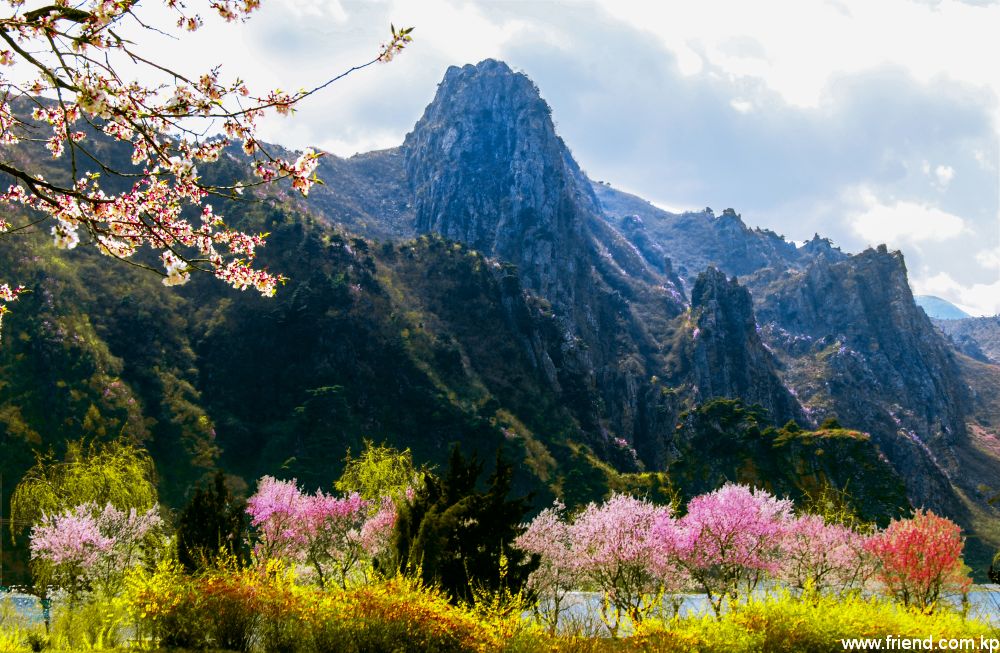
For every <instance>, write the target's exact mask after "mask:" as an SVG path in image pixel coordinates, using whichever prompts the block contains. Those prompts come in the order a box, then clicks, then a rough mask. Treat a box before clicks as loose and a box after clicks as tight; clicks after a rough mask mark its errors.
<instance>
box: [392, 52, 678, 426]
mask: <svg viewBox="0 0 1000 653" xmlns="http://www.w3.org/2000/svg"><path fill="white" fill-rule="evenodd" d="M550 114H551V112H550V110H549V107H548V105H547V104H546V103H545V101H544V100H542V99H541V97H540V96H539V94H538V89H537V88H536V87H535V85H534V84H533V83H532V82H531V81H530V80H529V79H528V78H527V77H525V76H524V75H522V74H519V73H514V72H512V71H511V70H510V68H508V67H507V65H506V64H503V63H500V62H497V61H493V60H487V61H484V62H482V63H480V64H478V65H476V66H471V65H470V66H465V67H463V68H450V69H449V70H448V72H447V73H446V74H445V77H444V80H443V81H442V83H441V85H440V87H439V88H438V92H437V94H436V96H435V98H434V101H433V102H432V103H431V104H430V105H429V106H428V107H427V109H426V111H425V112H424V115H423V117H422V118H421V119H420V120H419V121H418V122H417V124H416V126H415V127H414V129H413V131H412V132H411V133H410V134H408V135H407V137H406V141H405V143H404V145H403V150H404V152H405V157H406V172H407V176H408V179H409V183H410V187H411V189H412V193H413V203H414V211H415V218H414V225H415V228H416V230H417V231H418V232H421V233H437V234H440V235H442V236H444V237H446V238H450V239H453V240H457V241H461V242H463V243H466V244H468V245H469V246H471V247H474V248H476V249H477V250H480V251H482V252H484V253H486V254H487V255H489V256H491V257H495V258H497V259H500V260H503V261H505V262H509V263H512V264H514V265H515V266H516V269H517V274H518V276H519V278H520V281H521V283H522V284H523V285H524V287H525V288H527V289H528V290H530V291H531V292H532V293H533V294H535V295H537V296H539V297H542V298H544V299H545V300H546V301H547V302H549V303H550V304H551V306H552V310H553V314H554V315H555V317H556V318H557V319H558V320H559V321H560V323H561V324H562V325H563V328H564V349H565V352H566V356H565V360H566V361H567V364H572V366H573V367H574V369H576V368H583V371H581V370H577V371H576V372H574V374H575V376H576V378H581V377H584V378H592V379H593V380H594V388H595V389H596V390H597V392H598V393H599V397H598V399H599V403H600V404H601V406H602V408H601V409H600V410H599V411H597V413H598V414H597V418H596V423H595V424H594V426H596V427H597V428H598V430H599V432H601V433H603V434H604V436H603V438H604V439H605V440H607V439H611V438H612V437H621V438H624V439H626V440H628V441H630V442H634V441H636V440H642V439H644V438H645V437H646V434H645V433H644V432H645V430H646V428H647V427H648V424H649V423H650V421H649V420H646V419H644V418H643V417H642V414H643V412H644V410H645V409H644V406H645V405H646V403H647V400H646V399H645V395H646V393H647V390H648V389H647V386H648V379H649V378H650V377H651V376H653V375H655V374H657V373H658V371H659V370H660V369H661V368H662V366H663V365H662V356H661V353H660V352H661V349H662V347H661V342H662V340H663V339H664V338H665V337H666V336H667V334H668V332H669V322H670V320H671V319H673V318H674V317H676V316H677V315H679V314H680V313H681V312H682V311H683V310H684V303H683V295H682V294H681V290H680V284H679V281H678V280H677V279H676V277H675V276H674V275H673V274H672V272H671V270H670V264H669V261H666V260H664V259H662V257H661V258H660V260H654V261H653V262H652V263H651V262H650V261H649V260H647V259H646V257H644V256H643V254H642V253H641V252H640V251H639V250H637V248H636V247H635V246H634V245H632V243H630V242H629V241H628V239H627V238H625V237H624V236H623V235H622V234H621V233H620V232H619V231H618V230H616V229H615V228H614V227H613V226H612V225H610V224H608V223H607V222H606V221H605V220H603V218H602V215H601V212H600V208H599V205H598V203H597V200H596V198H595V196H594V194H593V191H592V189H591V186H590V182H589V180H587V179H586V177H585V176H584V175H583V173H582V172H581V170H580V168H579V166H578V165H577V164H576V162H575V161H574V160H573V157H572V156H571V154H570V153H569V150H568V148H567V147H566V145H565V144H564V143H563V141H562V139H560V138H559V137H558V136H557V135H556V133H555V127H554V126H553V124H552V120H551V115H550ZM563 390H564V391H565V392H567V393H577V394H578V393H579V389H577V388H570V387H568V386H563ZM575 398H576V399H579V396H575Z"/></svg>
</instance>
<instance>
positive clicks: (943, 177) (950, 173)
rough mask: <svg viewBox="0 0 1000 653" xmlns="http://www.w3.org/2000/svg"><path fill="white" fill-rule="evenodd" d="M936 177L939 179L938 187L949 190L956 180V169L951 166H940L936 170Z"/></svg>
mask: <svg viewBox="0 0 1000 653" xmlns="http://www.w3.org/2000/svg"><path fill="white" fill-rule="evenodd" d="M934 176H935V177H937V180H938V185H939V186H941V188H947V187H948V184H950V183H951V180H952V179H954V178H955V169H954V168H952V167H951V166H945V165H939V166H938V167H936V168H934Z"/></svg>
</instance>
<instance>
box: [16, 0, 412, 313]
mask: <svg viewBox="0 0 1000 653" xmlns="http://www.w3.org/2000/svg"><path fill="white" fill-rule="evenodd" d="M35 4H36V5H38V6H37V7H34V6H32V5H27V6H26V5H25V2H24V0H0V7H2V8H0V71H3V70H4V69H6V70H8V71H9V72H0V89H2V93H0V146H2V147H3V150H4V155H3V156H2V157H0V172H3V173H5V174H6V175H7V176H8V177H9V178H10V179H12V180H13V182H14V183H13V184H12V185H10V186H9V188H7V189H2V190H0V205H5V207H6V208H5V210H4V211H2V214H0V234H3V233H7V234H10V233H15V232H18V231H28V230H34V229H37V228H38V227H40V226H43V225H47V226H48V227H49V231H50V233H51V235H52V237H53V240H54V242H55V244H56V245H57V246H59V247H62V248H65V249H72V248H73V247H75V246H76V245H77V244H78V243H79V242H80V241H81V237H83V238H85V239H86V240H87V242H89V243H90V244H92V245H93V246H94V247H96V248H97V249H98V250H99V251H100V252H101V253H102V254H104V255H107V256H109V257H112V258H116V259H128V260H132V257H133V255H134V254H136V253H137V252H139V251H140V250H143V249H147V250H151V251H152V252H153V253H154V254H155V255H156V257H157V258H158V259H159V262H160V264H161V265H162V269H159V270H157V269H156V268H153V267H150V268H149V269H151V270H155V271H157V272H158V273H159V274H161V275H162V276H163V277H164V279H163V282H164V283H165V284H167V285H177V284H182V283H185V282H186V281H187V280H188V279H189V278H190V273H191V272H193V271H196V270H204V271H207V272H210V273H211V274H214V275H215V276H216V277H218V278H219V279H221V280H222V281H224V282H225V283H227V284H229V285H231V286H233V287H235V288H239V289H246V288H254V289H256V290H257V291H258V292H260V293H261V294H263V295H265V296H270V295H273V294H274V292H275V289H276V287H277V285H278V284H279V283H281V282H282V280H283V279H282V277H281V276H279V275H276V274H273V273H271V272H268V271H267V270H264V269H260V268H259V267H257V266H255V264H254V260H255V257H256V252H257V249H258V248H259V247H261V246H262V245H263V244H264V235H263V234H251V233H244V232H242V231H240V230H238V229H235V228H233V227H230V226H229V225H227V223H226V221H225V219H224V218H223V217H222V216H220V215H218V214H216V213H215V212H214V211H213V209H212V206H211V205H209V204H205V203H204V201H205V200H206V198H208V197H209V196H211V195H217V196H222V197H235V196H238V195H240V194H242V193H243V191H244V188H247V187H250V186H254V185H256V184H261V183H267V182H272V181H275V180H280V179H286V180H289V181H290V182H291V185H292V187H293V188H295V189H297V190H299V191H300V192H301V193H302V194H306V193H308V191H309V189H310V187H311V186H312V185H313V183H315V181H316V180H315V177H314V174H313V173H314V170H315V168H316V165H317V162H318V158H319V156H320V154H319V153H317V152H314V151H313V150H306V151H304V152H302V153H301V154H300V155H299V156H298V157H293V158H284V157H283V156H280V155H278V154H277V153H275V152H272V151H270V150H269V149H268V148H267V147H266V146H265V145H264V144H263V143H261V142H260V141H259V140H258V138H257V136H256V131H257V126H258V123H259V121H260V120H261V119H262V118H263V117H264V116H265V115H266V114H268V113H277V114H281V115H286V114H289V113H290V112H292V111H293V110H294V108H295V106H296V105H297V104H298V103H299V102H300V101H302V100H303V99H304V98H306V97H308V96H309V95H311V94H313V93H315V92H317V91H319V90H320V89H323V88H325V87H326V86H328V85H329V84H331V83H333V82H334V81H336V80H337V79H340V78H341V77H343V76H344V75H346V74H348V73H351V72H354V71H356V70H359V69H361V68H365V67H368V66H370V65H373V64H375V63H376V62H384V61H389V60H391V59H392V58H393V57H394V56H395V55H396V54H397V53H398V52H399V51H400V50H402V49H403V48H404V47H405V46H406V44H407V43H408V42H409V41H410V38H411V37H410V29H401V30H397V29H396V28H392V32H391V38H390V39H389V40H388V41H387V42H386V43H385V44H383V45H382V47H381V49H380V50H379V52H378V53H377V55H375V56H374V58H373V59H372V60H371V61H369V62H367V63H364V64H362V65H359V66H355V67H354V68H351V69H350V70H348V71H346V72H344V73H342V74H340V75H338V76H336V77H334V78H332V79H330V80H328V81H325V82H323V83H321V84H319V85H318V86H316V87H314V88H312V89H308V90H301V91H298V92H295V93H287V92H284V91H280V90H266V91H255V90H253V89H252V88H251V87H250V86H249V85H248V84H246V83H245V82H244V81H243V80H241V79H239V78H237V77H230V78H224V76H223V75H222V71H221V70H220V69H219V67H214V68H209V69H207V70H204V71H196V72H192V71H181V70H175V69H173V68H172V67H171V65H170V64H171V62H169V61H157V60H154V59H152V58H150V57H149V56H147V54H146V53H145V52H144V48H143V47H142V44H143V43H145V42H146V41H148V40H149V39H156V38H161V37H163V36H167V37H173V38H177V39H179V41H180V42H182V39H183V34H184V32H187V31H195V30H197V29H199V28H200V27H201V26H202V24H203V19H202V17H201V15H199V14H198V13H197V9H198V8H199V7H200V8H201V9H203V10H204V11H207V12H210V13H214V14H217V15H218V16H220V17H221V18H222V19H224V20H225V21H228V22H235V21H242V20H245V19H247V18H248V17H249V16H250V15H251V14H252V13H253V12H254V11H255V10H256V9H258V8H259V6H260V0H194V1H192V2H190V3H183V2H179V1H177V0H162V4H163V5H165V7H166V10H167V11H168V12H169V13H170V14H172V16H173V20H174V23H173V25H170V24H156V21H155V19H153V18H152V17H151V15H153V14H155V12H156V9H155V8H153V9H152V10H150V8H149V7H148V6H146V5H143V4H140V3H139V2H138V0H82V1H81V2H73V3H70V2H64V1H62V0H56V1H55V2H51V3H44V2H39V3H35ZM144 10H145V11H144ZM126 71H127V72H126ZM98 138H101V139H111V140H112V141H113V142H119V143H122V144H124V145H125V146H127V147H128V148H129V150H130V151H131V163H132V167H130V168H126V169H121V168H117V167H115V166H114V164H113V163H112V162H110V161H108V160H106V158H105V157H102V155H101V151H102V150H101V148H100V146H99V143H97V140H98ZM35 142H43V143H44V147H45V149H46V150H48V152H47V154H48V155H50V156H51V157H52V158H54V159H59V160H61V161H62V162H63V163H64V166H63V168H64V170H65V175H63V174H59V175H55V176H53V177H51V178H50V177H47V176H46V175H44V174H43V172H42V166H41V164H40V163H38V154H36V153H35V152H34V151H33V150H30V151H25V152H24V153H22V154H20V155H17V154H16V153H15V152H16V148H18V147H23V148H29V147H32V144H33V143H35ZM230 144H238V145H239V146H240V147H241V148H242V150H243V152H244V153H245V154H246V156H247V157H249V158H250V161H251V169H252V174H253V177H251V178H248V179H247V180H245V181H237V182H235V183H233V184H232V185H230V186H215V185H211V184H208V183H206V182H205V181H204V180H203V178H202V177H201V176H200V174H199V171H198V166H199V165H202V164H207V163H211V162H213V161H216V160H218V159H219V158H220V157H221V156H225V153H224V151H225V149H226V147H227V146H229V145H230ZM32 161H35V164H34V165H33V164H32ZM17 207H22V208H25V209H28V210H27V211H16V210H15V209H16V208H17ZM186 207H196V209H195V211H194V212H193V214H194V215H196V216H197V217H193V218H192V217H189V216H190V215H191V212H190V211H186V210H185V208H186ZM133 263H134V264H135V265H140V266H142V267H146V264H145V263H138V262H134V261H133ZM0 281H7V283H5V284H4V285H2V286H0V289H2V290H0V311H5V310H6V304H7V303H9V302H11V301H13V300H14V299H15V298H16V297H17V294H18V293H19V292H20V290H21V289H20V288H19V287H13V286H11V285H9V284H10V281H11V280H9V279H8V280H0ZM0 314H2V313H0Z"/></svg>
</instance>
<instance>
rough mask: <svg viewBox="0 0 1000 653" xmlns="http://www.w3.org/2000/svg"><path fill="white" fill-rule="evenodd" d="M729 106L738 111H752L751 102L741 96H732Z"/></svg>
mask: <svg viewBox="0 0 1000 653" xmlns="http://www.w3.org/2000/svg"><path fill="white" fill-rule="evenodd" d="M729 106H731V107H732V108H733V109H735V110H736V111H738V112H739V113H749V112H750V111H753V102H751V101H750V100H744V99H743V98H733V99H732V100H730V102H729Z"/></svg>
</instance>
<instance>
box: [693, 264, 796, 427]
mask: <svg viewBox="0 0 1000 653" xmlns="http://www.w3.org/2000/svg"><path fill="white" fill-rule="evenodd" d="M691 314H692V319H693V321H694V322H695V324H696V327H695V331H694V332H693V334H692V335H693V340H694V354H693V358H694V366H693V370H694V374H695V378H696V384H697V387H698V390H699V393H700V396H701V397H702V398H703V399H710V398H718V397H740V398H741V399H743V400H744V401H746V402H747V403H750V404H757V405H759V406H762V407H763V408H764V409H765V410H766V411H767V413H768V414H769V415H770V416H771V418H772V419H773V420H775V421H776V422H778V423H784V422H785V421H787V420H790V419H793V420H799V421H805V420H804V414H803V412H802V409H801V407H800V406H799V404H798V402H797V401H796V400H795V398H794V397H793V396H792V395H791V393H790V392H789V391H788V389H787V388H786V387H785V386H784V384H783V383H782V382H781V380H780V378H779V376H778V370H777V364H776V361H775V359H774V357H773V356H772V355H771V352H769V351H768V350H767V349H766V348H765V346H764V344H763V343H762V342H761V340H760V337H759V335H758V333H757V323H756V319H755V317H754V310H753V300H752V299H751V297H750V292H749V291H748V290H747V289H746V288H744V287H743V286H741V285H740V284H739V283H738V282H737V281H736V279H735V278H733V279H727V278H726V275H725V274H723V273H722V272H720V271H719V270H717V269H715V268H709V269H708V270H706V271H705V272H703V273H702V274H700V275H698V278H697V280H696V281H695V283H694V288H693V290H692V291H691Z"/></svg>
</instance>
